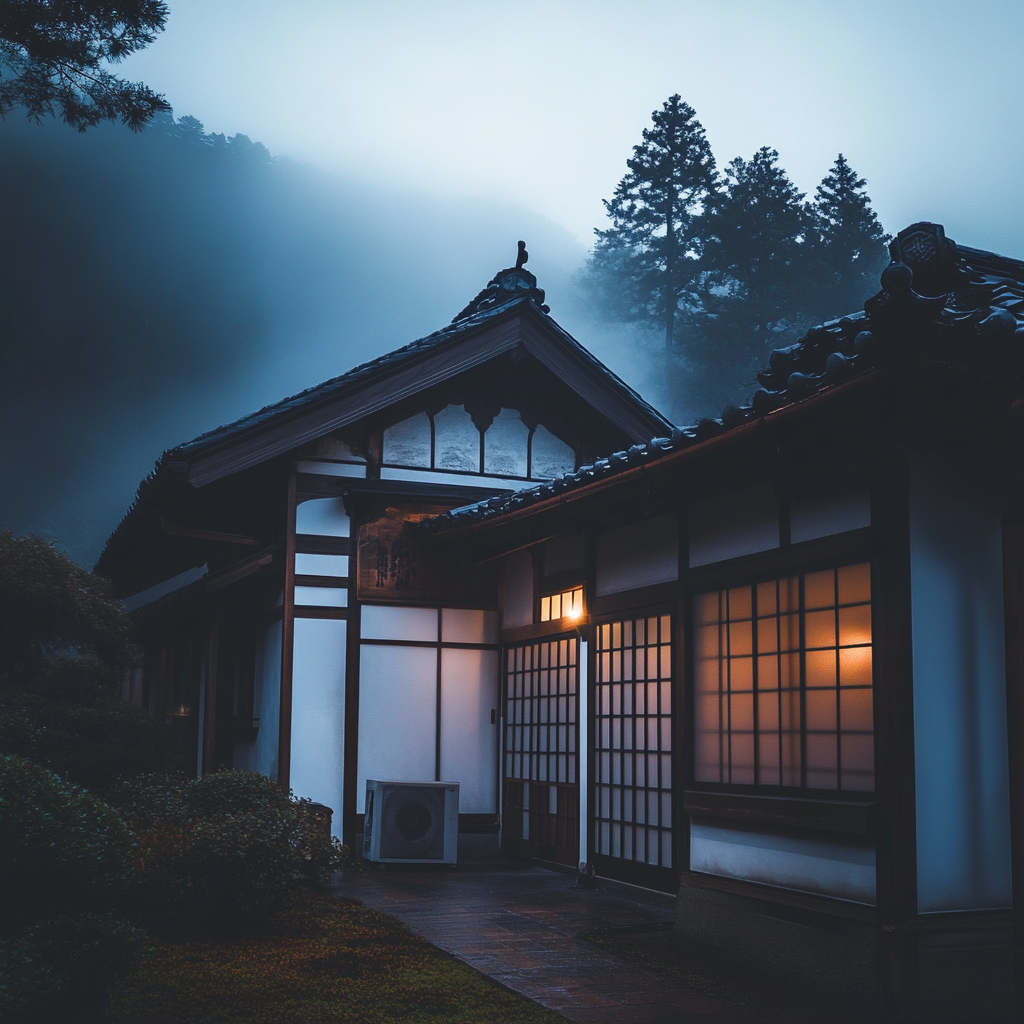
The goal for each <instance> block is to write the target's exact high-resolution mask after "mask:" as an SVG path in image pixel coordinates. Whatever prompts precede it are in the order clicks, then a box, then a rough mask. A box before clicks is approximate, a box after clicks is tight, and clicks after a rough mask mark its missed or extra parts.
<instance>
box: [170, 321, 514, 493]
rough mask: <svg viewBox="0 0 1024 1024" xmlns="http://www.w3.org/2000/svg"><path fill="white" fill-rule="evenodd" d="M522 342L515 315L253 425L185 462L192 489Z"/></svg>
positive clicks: (328, 431)
mask: <svg viewBox="0 0 1024 1024" xmlns="http://www.w3.org/2000/svg"><path fill="white" fill-rule="evenodd" d="M520 340H521V321H520V318H519V317H518V316H516V317H514V318H512V319H511V320H508V321H507V322H505V323H502V324H497V325H495V326H494V327H493V328H491V329H489V330H485V331H481V332H480V333H478V334H474V335H472V336H471V337H469V338H466V339H464V340H462V341H459V342H456V343H455V344H453V345H451V346H449V347H445V348H443V349H441V350H440V351H437V350H434V351H431V352H429V353H427V354H426V355H425V356H424V357H423V358H422V359H416V360H411V361H410V362H408V363H405V364H403V365H401V366H398V367H396V368H395V369H394V371H393V372H391V373H388V374H386V375H384V376H383V377H382V378H379V379H377V380H375V381H371V382H369V383H367V384H366V385H365V386H364V387H353V389H352V391H351V392H350V393H347V394H345V395H342V396H340V397H338V398H335V399H333V400H331V399H328V400H325V401H324V403H323V404H322V405H320V406H319V407H317V408H315V409H311V410H308V411H306V412H304V413H303V412H300V413H297V414H295V415H294V416H291V417H289V418H287V419H286V420H285V422H283V423H279V424H277V425H275V426H270V427H268V428H267V429H266V430H259V429H258V428H256V430H255V432H254V434H253V435H252V436H250V437H248V438H242V439H240V440H237V441H234V442H231V441H229V442H227V443H226V445H225V447H223V448H221V449H219V450H216V451H213V452H211V453H210V454H209V455H206V456H199V457H198V458H197V459H196V460H195V461H194V462H192V463H191V464H190V465H189V470H188V481H189V483H191V484H193V485H194V486H196V487H202V486H204V485H205V484H208V483H212V482H213V481H214V480H218V479H220V478H221V477H223V476H227V475H229V474H231V473H237V472H239V471H241V470H243V469H248V468H249V467H250V466H255V465H256V464H257V463H260V462H264V461H266V460H267V459H270V458H273V457H274V456H275V455H282V454H284V453H285V452H288V451H291V450H292V449H293V448H296V447H298V446H299V445H301V444H305V443H306V442H307V441H312V440H314V439H315V438H317V437H320V436H322V435H323V434H327V433H330V432H331V431H332V430H337V429H338V428H340V427H344V426H346V425H347V424H349V423H353V422H355V421H356V420H360V419H362V418H363V417H365V416H369V415H370V414H372V413H375V412H377V411H378V410H380V409H383V408H384V407H385V406H388V405H392V404H394V403H395V402H398V401H401V400H402V399H403V398H408V397H410V396H411V395H414V394H416V393H417V392H419V391H423V390H425V389H426V388H428V387H431V386H432V385H434V384H439V383H441V382H442V381H445V380H448V379H449V378H451V377H454V376H455V375H456V374H459V373H462V372H463V371H464V370H468V369H471V368H472V367H474V366H477V365H479V364H480V363H483V362H486V361H487V360H489V359H493V358H494V357H495V356H496V355H500V354H501V353H502V352H507V351H509V350H510V349H513V348H515V347H516V346H517V345H518V344H519V343H520Z"/></svg>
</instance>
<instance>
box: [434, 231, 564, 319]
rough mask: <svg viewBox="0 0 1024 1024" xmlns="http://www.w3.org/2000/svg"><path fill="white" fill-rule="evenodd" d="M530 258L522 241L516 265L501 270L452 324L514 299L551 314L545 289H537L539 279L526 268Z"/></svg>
mask: <svg viewBox="0 0 1024 1024" xmlns="http://www.w3.org/2000/svg"><path fill="white" fill-rule="evenodd" d="M529 258H530V254H529V253H528V252H527V251H526V243H525V242H523V241H520V242H519V252H518V255H517V257H516V265H515V266H514V267H506V269H505V270H499V271H498V272H497V273H496V274H495V275H494V277H492V278H491V279H490V281H488V282H487V287H486V288H484V290H483V291H482V292H480V293H479V294H478V295H477V296H476V298H475V299H473V301H472V302H470V304H469V305H468V306H466V308H465V309H464V310H462V312H461V313H459V314H458V315H457V316H455V317H453V318H452V323H453V324H454V323H458V321H459V320H465V319H466V317H468V316H473V314H474V313H482V312H484V310H488V309H493V308H494V307H495V306H500V305H501V304H502V303H504V302H509V301H511V300H512V299H524V298H527V299H530V300H531V301H532V302H533V303H534V304H535V305H536V306H538V307H539V308H540V310H541V311H542V312H544V313H548V312H550V309H549V307H548V306H547V305H545V303H544V289H543V288H538V287H537V278H536V277H534V276H533V274H531V273H530V272H529V271H528V270H527V269H526V267H525V266H524V264H525V263H526V261H527V260H528V259H529Z"/></svg>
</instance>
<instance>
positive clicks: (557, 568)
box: [544, 533, 587, 576]
mask: <svg viewBox="0 0 1024 1024" xmlns="http://www.w3.org/2000/svg"><path fill="white" fill-rule="evenodd" d="M586 562H587V548H586V544H585V543H584V540H583V537H582V536H581V535H580V534H578V533H567V534H565V535H564V536H562V537H555V538H554V539H553V540H549V541H547V543H545V545H544V575H545V576H553V575H554V574H555V573H558V572H566V571H567V570H569V569H580V568H582V567H583V566H584V565H586Z"/></svg>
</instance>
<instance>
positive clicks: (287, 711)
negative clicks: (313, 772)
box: [277, 470, 297, 793]
mask: <svg viewBox="0 0 1024 1024" xmlns="http://www.w3.org/2000/svg"><path fill="white" fill-rule="evenodd" d="M296 496H297V491H296V481H295V472H294V470H293V471H292V473H291V475H290V476H289V478H288V498H287V506H286V514H285V556H284V604H283V606H282V609H281V621H282V625H281V706H280V712H279V715H278V735H277V781H278V784H279V785H280V787H281V788H282V789H283V790H284V791H285V792H286V793H287V792H289V790H290V789H291V763H292V662H293V661H294V654H295V509H296Z"/></svg>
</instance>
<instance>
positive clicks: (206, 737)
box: [199, 612, 220, 775]
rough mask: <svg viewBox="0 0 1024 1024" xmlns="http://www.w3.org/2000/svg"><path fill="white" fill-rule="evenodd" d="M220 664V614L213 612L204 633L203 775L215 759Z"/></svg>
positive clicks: (213, 764)
mask: <svg viewBox="0 0 1024 1024" xmlns="http://www.w3.org/2000/svg"><path fill="white" fill-rule="evenodd" d="M219 666H220V615H219V613H217V612H214V615H213V619H212V621H211V623H210V626H209V629H208V630H207V634H206V693H205V695H204V696H205V699H204V701H203V735H202V736H200V737H199V743H200V745H201V747H200V749H201V750H202V752H203V771H202V774H203V775H205V774H206V773H207V772H211V771H213V770H214V769H215V768H216V760H217V746H216V743H217V676H218V675H219V673H218V671H217V670H218V668H219Z"/></svg>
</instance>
